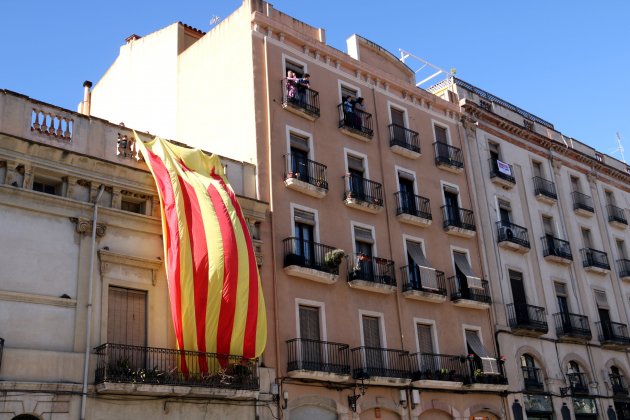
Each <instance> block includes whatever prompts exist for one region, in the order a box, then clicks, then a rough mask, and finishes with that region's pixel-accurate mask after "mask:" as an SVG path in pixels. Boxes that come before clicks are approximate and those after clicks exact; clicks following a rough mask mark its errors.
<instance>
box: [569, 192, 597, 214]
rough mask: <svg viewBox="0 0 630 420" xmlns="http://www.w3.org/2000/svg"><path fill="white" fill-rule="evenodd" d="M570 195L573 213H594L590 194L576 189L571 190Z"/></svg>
mask: <svg viewBox="0 0 630 420" xmlns="http://www.w3.org/2000/svg"><path fill="white" fill-rule="evenodd" d="M571 197H573V211H574V212H575V214H579V215H581V216H587V217H590V216H592V215H593V213H595V208H594V207H593V199H592V198H591V197H590V196H588V195H586V194H582V193H581V192H578V191H573V192H572V193H571Z"/></svg>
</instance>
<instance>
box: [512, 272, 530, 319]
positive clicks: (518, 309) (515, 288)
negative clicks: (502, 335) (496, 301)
mask: <svg viewBox="0 0 630 420" xmlns="http://www.w3.org/2000/svg"><path fill="white" fill-rule="evenodd" d="M509 274H510V286H511V288H512V302H514V315H515V316H516V323H517V325H526V324H529V322H530V320H529V314H528V313H527V298H526V296H525V286H524V285H523V275H522V274H521V273H518V272H516V271H512V270H510V271H509Z"/></svg>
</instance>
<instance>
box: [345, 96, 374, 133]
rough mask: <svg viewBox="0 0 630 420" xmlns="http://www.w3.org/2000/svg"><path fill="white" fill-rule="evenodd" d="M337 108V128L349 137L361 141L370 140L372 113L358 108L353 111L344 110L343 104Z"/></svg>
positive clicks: (372, 131)
mask: <svg viewBox="0 0 630 420" xmlns="http://www.w3.org/2000/svg"><path fill="white" fill-rule="evenodd" d="M337 109H338V110H339V129H341V131H342V132H343V133H345V134H347V135H349V136H350V137H354V138H355V139H357V140H361V141H370V140H371V139H372V137H373V136H374V130H373V129H372V114H370V113H367V112H365V111H361V110H359V109H355V110H354V111H353V112H344V110H343V104H339V106H338V107H337Z"/></svg>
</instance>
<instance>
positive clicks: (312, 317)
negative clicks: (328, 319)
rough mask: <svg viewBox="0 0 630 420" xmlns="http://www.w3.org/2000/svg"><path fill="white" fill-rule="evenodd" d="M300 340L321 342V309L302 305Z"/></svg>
mask: <svg viewBox="0 0 630 420" xmlns="http://www.w3.org/2000/svg"><path fill="white" fill-rule="evenodd" d="M300 338H304V339H308V340H319V339H320V331H319V308H317V307H313V306H302V305H300Z"/></svg>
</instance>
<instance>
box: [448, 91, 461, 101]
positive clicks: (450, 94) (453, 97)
mask: <svg viewBox="0 0 630 420" xmlns="http://www.w3.org/2000/svg"><path fill="white" fill-rule="evenodd" d="M448 101H449V102H450V103H453V104H456V103H458V102H459V101H458V98H457V94H456V93H455V92H453V91H450V90H449V91H448Z"/></svg>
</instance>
